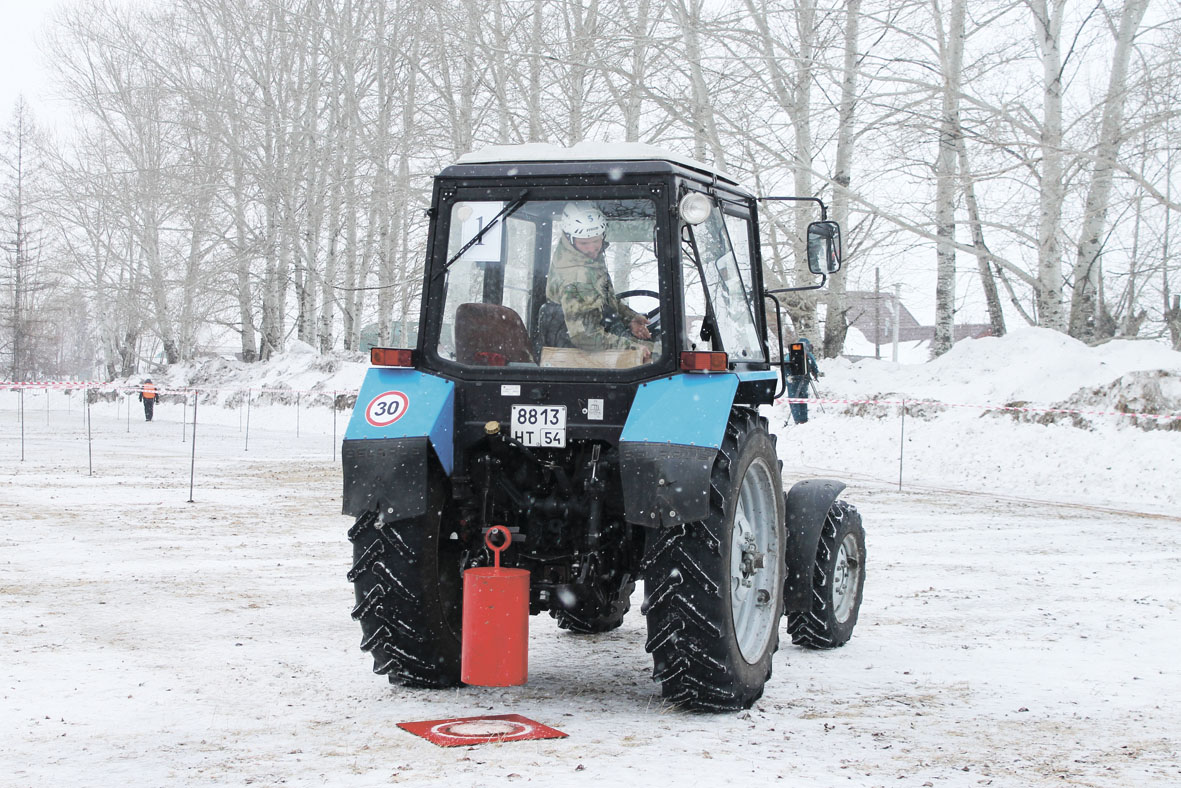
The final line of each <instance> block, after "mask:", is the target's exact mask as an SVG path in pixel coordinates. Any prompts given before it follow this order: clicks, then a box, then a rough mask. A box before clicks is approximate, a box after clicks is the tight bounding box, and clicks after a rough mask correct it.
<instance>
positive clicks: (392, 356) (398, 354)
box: [369, 347, 414, 367]
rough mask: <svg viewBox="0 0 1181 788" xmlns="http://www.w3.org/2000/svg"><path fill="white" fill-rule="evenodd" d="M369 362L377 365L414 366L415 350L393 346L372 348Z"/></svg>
mask: <svg viewBox="0 0 1181 788" xmlns="http://www.w3.org/2000/svg"><path fill="white" fill-rule="evenodd" d="M369 363H370V364H372V365H373V366H375V367H413V366H414V351H413V350H403V349H401V348H392V347H375V348H370V349H369Z"/></svg>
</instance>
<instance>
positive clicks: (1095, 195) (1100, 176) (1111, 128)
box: [1070, 0, 1148, 341]
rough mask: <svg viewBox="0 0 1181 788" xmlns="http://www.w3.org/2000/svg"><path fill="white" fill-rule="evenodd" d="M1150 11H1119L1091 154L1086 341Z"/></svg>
mask: <svg viewBox="0 0 1181 788" xmlns="http://www.w3.org/2000/svg"><path fill="white" fill-rule="evenodd" d="M1147 8H1148V0H1125V2H1124V5H1123V8H1122V9H1121V11H1120V14H1119V22H1118V26H1117V31H1116V40H1115V52H1114V54H1113V55H1112V58H1111V68H1110V71H1109V72H1108V73H1109V77H1108V82H1107V91H1106V93H1105V95H1104V98H1103V103H1102V113H1103V116H1102V121H1101V124H1100V128H1099V138H1098V141H1097V142H1096V144H1095V147H1094V152H1093V154H1092V162H1093V164H1092V167H1091V180H1090V185H1089V187H1088V190H1087V200H1086V205H1085V207H1084V209H1083V221H1082V227H1081V229H1080V231H1079V238H1078V254H1077V256H1076V258H1075V263H1074V270H1073V273H1072V276H1071V280H1072V285H1073V290H1072V292H1071V299H1070V335H1071V336H1073V337H1075V338H1077V339H1082V340H1084V341H1089V340H1091V339H1093V338H1094V336H1095V322H1096V320H1097V319H1098V317H1099V315H1098V307H1099V299H1098V291H1099V274H1100V254H1101V252H1102V249H1103V240H1104V238H1103V236H1104V232H1105V230H1106V225H1107V211H1108V207H1109V203H1110V199H1111V189H1112V181H1113V179H1114V176H1115V170H1116V159H1117V157H1118V156H1119V152H1120V146H1121V145H1122V143H1123V138H1124V136H1125V132H1124V129H1123V127H1122V125H1123V113H1124V105H1125V103H1126V100H1127V94H1128V61H1129V60H1130V59H1131V55H1132V43H1133V40H1134V38H1135V36H1136V31H1137V30H1138V29H1139V28H1140V22H1141V20H1142V19H1143V18H1144V12H1145V11H1146V10H1147Z"/></svg>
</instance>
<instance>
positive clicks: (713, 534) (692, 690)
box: [642, 408, 785, 712]
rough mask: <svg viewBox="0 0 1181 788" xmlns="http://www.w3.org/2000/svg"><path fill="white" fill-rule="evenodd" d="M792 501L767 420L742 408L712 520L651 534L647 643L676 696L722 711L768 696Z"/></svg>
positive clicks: (726, 449)
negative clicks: (786, 518) (786, 507)
mask: <svg viewBox="0 0 1181 788" xmlns="http://www.w3.org/2000/svg"><path fill="white" fill-rule="evenodd" d="M783 501H784V498H783V484H782V482H781V480H780V471H779V461H778V459H777V457H776V454H775V444H774V441H773V439H772V437H771V435H770V433H769V432H768V430H767V422H766V420H765V419H763V418H761V417H759V416H758V415H757V414H755V413H754V412H752V411H749V410H747V409H743V408H736V409H735V410H734V411H733V412H732V414H731V417H730V421H729V423H728V424H727V425H726V434H725V438H724V439H723V441H722V446H721V449H720V450H719V452H718V455H717V458H716V459H715V461H714V467H713V471H712V475H711V478H710V510H711V511H710V514H709V517H707V518H706V519H705V520H702V521H699V522H693V523H685V524H683V525H676V526H673V527H671V528H666V529H663V530H660V531H653V532H651V533H650V534H649V547H648V549H647V551H646V555H645V558H644V562H643V565H642V569H643V573H644V596H645V600H644V607H643V612H644V614H645V615H646V616H647V620H648V642H647V646H646V648H647V650H648V651H649V652H650V653H651V654H652V661H653V673H652V675H653V678H654V679H655V680H657V681H659V682H660V683H661V693H662V694H663V696H664V697H665V698H666V699H668V700H669V701H671V702H673V703H675V704H677V705H679V706H683V707H686V708H689V709H692V710H695V711H710V712H720V711H733V710H737V709H744V708H749V707H750V705H751V704H752V703H754V702H755V701H756V700H758V699H759V698H760V697H761V696H762V694H763V687H764V685H765V684H766V682H767V679H769V678H770V677H771V660H772V658H773V656H774V654H775V651H776V650H777V649H778V647H779V633H778V629H779V620H780V618H781V617H782V615H783V579H784V545H785V533H784V508H783V507H784V503H783Z"/></svg>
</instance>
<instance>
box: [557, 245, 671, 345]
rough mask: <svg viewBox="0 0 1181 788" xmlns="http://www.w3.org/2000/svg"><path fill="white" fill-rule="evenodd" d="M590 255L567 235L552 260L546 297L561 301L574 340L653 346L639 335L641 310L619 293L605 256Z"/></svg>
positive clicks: (603, 343) (571, 339)
mask: <svg viewBox="0 0 1181 788" xmlns="http://www.w3.org/2000/svg"><path fill="white" fill-rule="evenodd" d="M606 251H607V247H606V244H604V245H603V250H602V251H601V252H599V255H598V257H594V258H591V257H587V256H586V255H584V254H583V253H582V252H580V251H578V250H577V249H575V248H574V246H573V245H572V244H571V243H570V240H569V239H568V238H566V236H565V235H563V236H562V238H561V241H560V242H559V243H558V248H557V250H556V251H555V252H554V256H553V260H552V261H551V262H550V269H549V282H548V284H547V285H546V289H545V294H546V297H547V298H548V299H549V300H550V301H553V302H554V303H556V304H560V305H561V307H562V312H563V313H564V314H565V316H566V329H567V330H568V331H569V332H570V341H571V342H573V343H574V346H575V347H577V348H580V349H582V350H609V349H644V348H647V349H652V344H653V343H651V342H645V341H643V340H639V339H636V338H634V337H633V336H632V333H631V325H630V324H631V321H632V320H633V319H634V318H636V317H640V313H639V312H636V311H635V310H634V309H631V308H629V307H628V306H627V305H626V304H624V303H622V302H621V301H620V300H619V298H618V297H617V296H616V295H615V288H614V287H612V285H611V277H610V276H609V275H608V273H607V263H606V261H605V259H604V255H605V254H606Z"/></svg>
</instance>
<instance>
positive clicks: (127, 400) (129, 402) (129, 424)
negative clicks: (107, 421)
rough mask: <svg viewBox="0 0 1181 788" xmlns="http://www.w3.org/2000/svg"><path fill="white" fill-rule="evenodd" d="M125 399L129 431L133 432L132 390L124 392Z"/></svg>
mask: <svg viewBox="0 0 1181 788" xmlns="http://www.w3.org/2000/svg"><path fill="white" fill-rule="evenodd" d="M123 399H124V400H125V401H126V402H127V432H129V433H130V432H131V392H130V391H127V392H124V393H123Z"/></svg>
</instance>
